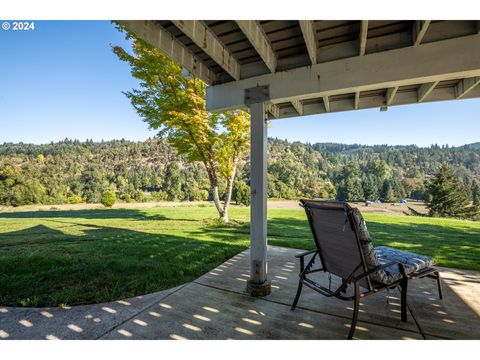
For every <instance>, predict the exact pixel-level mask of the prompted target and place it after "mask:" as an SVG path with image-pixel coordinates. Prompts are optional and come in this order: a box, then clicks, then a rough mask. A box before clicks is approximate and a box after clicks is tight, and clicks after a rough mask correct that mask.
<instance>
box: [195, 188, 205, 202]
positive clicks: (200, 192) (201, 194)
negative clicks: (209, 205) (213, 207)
mask: <svg viewBox="0 0 480 360" xmlns="http://www.w3.org/2000/svg"><path fill="white" fill-rule="evenodd" d="M193 200H195V201H205V200H208V191H207V190H205V189H197V190H195V193H194V195H193Z"/></svg>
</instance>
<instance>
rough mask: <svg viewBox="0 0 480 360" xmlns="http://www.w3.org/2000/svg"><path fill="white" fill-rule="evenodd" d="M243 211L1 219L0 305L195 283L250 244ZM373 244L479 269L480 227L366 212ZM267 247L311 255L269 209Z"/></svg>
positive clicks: (290, 216) (300, 231)
mask: <svg viewBox="0 0 480 360" xmlns="http://www.w3.org/2000/svg"><path fill="white" fill-rule="evenodd" d="M248 214H249V212H248V209H247V208H242V207H232V208H231V219H233V220H232V224H230V225H228V226H224V225H219V224H218V222H216V221H214V219H215V217H216V214H215V209H214V208H212V207H183V206H182V207H158V208H152V209H128V210H127V209H125V210H122V209H110V210H107V209H105V210H75V211H31V212H28V211H12V212H0V305H24V306H54V305H60V304H69V305H72V304H82V303H93V302H103V301H110V300H116V299H119V298H125V297H130V296H135V295H140V294H145V293H149V292H154V291H159V290H162V289H166V288H170V287H173V286H176V285H179V284H182V283H185V282H188V281H191V280H193V279H195V278H196V277H198V276H200V275H201V274H203V273H205V272H207V271H208V270H210V269H212V268H213V267H215V266H217V265H218V264H220V263H222V262H223V261H225V260H226V259H228V258H230V257H232V256H233V255H235V254H236V253H238V252H239V251H241V250H243V249H245V248H246V247H247V246H248V239H249V228H248V222H247V221H248V217H249V216H248ZM365 218H366V220H367V222H368V225H369V229H370V231H371V233H372V234H373V236H374V239H375V244H376V245H389V246H394V247H397V248H400V249H405V250H411V251H416V252H418V253H422V254H426V255H430V256H434V257H435V258H436V259H437V260H438V261H439V265H441V266H448V267H457V268H463V269H476V270H480V250H479V249H480V222H472V221H462V220H446V219H430V218H419V217H408V216H391V215H377V214H366V215H365ZM269 243H270V244H272V245H279V246H286V247H295V248H303V249H310V248H312V247H313V242H312V239H311V235H310V230H309V228H308V223H307V222H306V221H305V215H304V213H303V211H302V210H301V209H299V210H291V209H271V210H269Z"/></svg>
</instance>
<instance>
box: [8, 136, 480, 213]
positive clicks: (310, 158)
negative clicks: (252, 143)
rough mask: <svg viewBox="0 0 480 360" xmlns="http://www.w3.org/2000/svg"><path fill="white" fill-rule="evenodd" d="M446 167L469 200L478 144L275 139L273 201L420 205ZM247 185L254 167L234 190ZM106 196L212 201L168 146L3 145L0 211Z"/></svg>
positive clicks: (478, 168)
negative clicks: (429, 182)
mask: <svg viewBox="0 0 480 360" xmlns="http://www.w3.org/2000/svg"><path fill="white" fill-rule="evenodd" d="M441 163H448V164H449V165H450V166H451V167H452V169H454V171H455V173H456V175H457V176H458V177H459V179H461V181H462V182H463V183H464V185H465V188H466V191H467V192H470V191H471V189H472V188H474V186H473V185H474V182H475V181H480V143H475V144H470V145H465V146H462V147H439V146H436V145H432V146H431V147H428V148H420V147H416V146H388V145H375V146H365V145H345V144H335V143H319V144H304V143H299V142H294V143H291V142H287V141H284V140H278V139H269V171H268V188H269V196H270V197H273V198H298V197H300V196H305V197H310V198H314V197H336V198H338V199H350V200H359V199H370V200H376V199H381V200H384V201H394V200H398V199H401V198H417V199H422V198H424V197H425V180H426V179H427V178H428V177H429V176H430V175H432V174H433V173H434V172H435V171H436V170H437V169H438V167H439V165H440V164H441ZM242 183H247V184H248V159H246V161H245V162H244V163H243V164H242V165H241V167H240V169H239V171H238V176H237V181H236V184H235V188H236V187H237V186H240V185H239V184H242ZM243 185H244V184H242V186H243ZM107 189H112V190H115V191H116V193H117V197H118V198H120V199H122V200H124V201H146V200H204V199H209V198H210V194H209V183H208V180H207V176H206V173H205V171H204V168H203V165H202V164H201V163H194V164H189V163H188V162H187V161H186V159H185V158H183V157H180V156H177V155H176V152H175V150H174V149H173V148H172V147H171V146H170V145H169V144H168V142H167V140H165V139H151V140H147V141H144V142H131V141H126V140H115V141H108V142H93V141H86V142H79V141H76V140H75V141H72V140H65V141H62V142H59V143H51V144H47V145H31V144H22V143H20V144H8V143H6V144H3V145H0V205H23V204H34V203H42V204H59V203H75V202H84V201H86V202H98V201H99V200H100V197H101V194H102V192H103V191H105V190H107ZM234 199H235V191H234Z"/></svg>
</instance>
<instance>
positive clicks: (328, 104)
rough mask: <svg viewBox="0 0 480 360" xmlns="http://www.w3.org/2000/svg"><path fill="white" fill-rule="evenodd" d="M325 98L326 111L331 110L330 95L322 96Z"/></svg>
mask: <svg viewBox="0 0 480 360" xmlns="http://www.w3.org/2000/svg"><path fill="white" fill-rule="evenodd" d="M322 99H323V107H324V108H325V112H327V113H328V112H330V100H329V99H328V96H326V95H325V96H322Z"/></svg>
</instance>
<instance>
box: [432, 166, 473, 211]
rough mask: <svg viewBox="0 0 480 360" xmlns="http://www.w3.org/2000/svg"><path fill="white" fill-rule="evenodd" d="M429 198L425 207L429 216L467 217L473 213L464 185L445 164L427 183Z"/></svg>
mask: <svg viewBox="0 0 480 360" xmlns="http://www.w3.org/2000/svg"><path fill="white" fill-rule="evenodd" d="M427 190H428V193H429V199H428V201H427V208H428V209H429V215H430V216H440V217H460V218H468V217H472V216H474V214H475V210H476V209H474V208H473V207H471V206H470V199H469V197H468V195H467V193H466V191H465V188H464V186H463V185H462V184H461V183H460V181H459V180H458V179H457V178H456V177H455V174H454V173H453V171H452V170H451V169H450V168H449V167H448V165H447V164H442V165H441V166H440V169H439V170H438V172H437V173H436V174H435V175H434V176H433V178H432V179H431V180H430V181H429V183H428V184H427Z"/></svg>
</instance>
